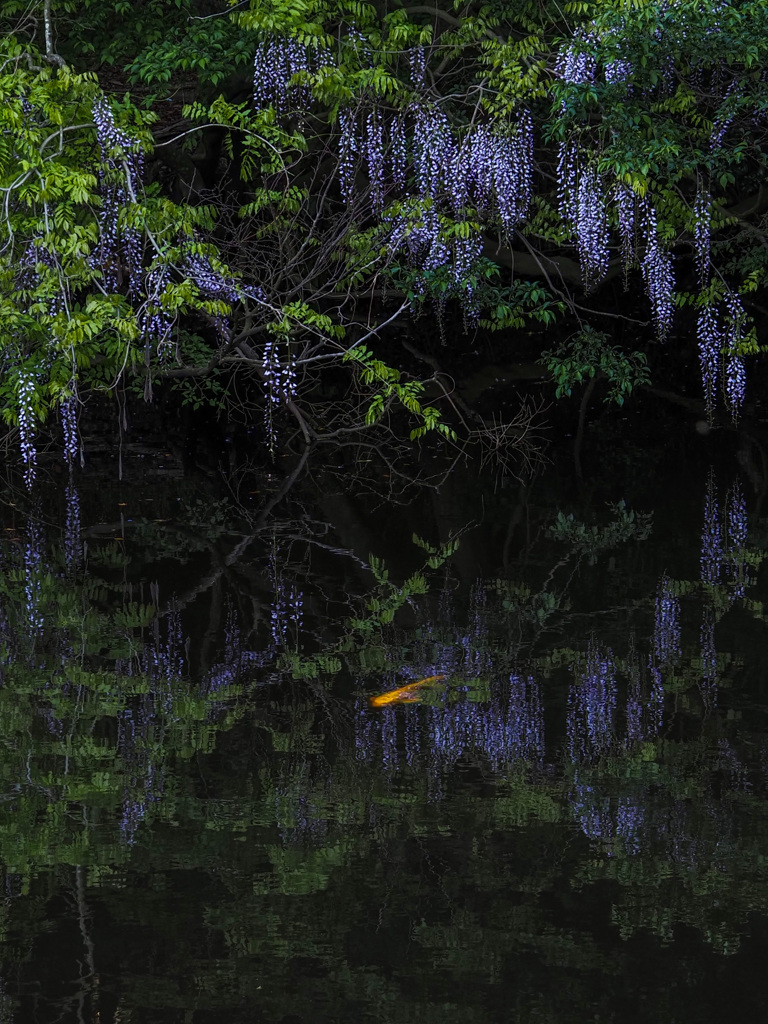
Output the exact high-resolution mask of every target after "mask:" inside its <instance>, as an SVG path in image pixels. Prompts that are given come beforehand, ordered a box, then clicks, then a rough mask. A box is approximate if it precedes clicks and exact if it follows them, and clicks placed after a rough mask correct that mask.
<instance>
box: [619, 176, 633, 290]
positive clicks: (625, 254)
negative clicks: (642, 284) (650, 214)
mask: <svg viewBox="0 0 768 1024" xmlns="http://www.w3.org/2000/svg"><path fill="white" fill-rule="evenodd" d="M614 198H615V203H616V220H617V223H618V227H619V239H620V245H621V262H622V266H623V268H624V288H625V289H626V288H627V287H628V286H629V271H630V270H631V269H632V268H633V267H634V266H636V264H637V232H636V223H637V197H636V195H635V191H634V189H632V188H630V187H629V185H625V184H624V182H618V184H617V185H616V188H615V191H614Z"/></svg>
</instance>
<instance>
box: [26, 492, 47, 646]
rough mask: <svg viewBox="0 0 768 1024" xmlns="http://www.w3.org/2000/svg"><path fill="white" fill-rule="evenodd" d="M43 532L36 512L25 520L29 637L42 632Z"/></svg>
mask: <svg viewBox="0 0 768 1024" xmlns="http://www.w3.org/2000/svg"><path fill="white" fill-rule="evenodd" d="M43 543H44V538H43V531H42V527H41V525H40V519H39V514H38V512H37V511H34V512H31V513H30V515H29V517H28V519H27V542H26V544H25V545H24V595H25V598H26V609H25V610H26V621H27V630H28V633H29V635H30V636H31V637H32V636H35V635H37V634H39V633H40V632H41V631H42V628H43V624H44V622H43V614H42V611H41V609H40V578H41V575H42V571H43V565H42V551H43Z"/></svg>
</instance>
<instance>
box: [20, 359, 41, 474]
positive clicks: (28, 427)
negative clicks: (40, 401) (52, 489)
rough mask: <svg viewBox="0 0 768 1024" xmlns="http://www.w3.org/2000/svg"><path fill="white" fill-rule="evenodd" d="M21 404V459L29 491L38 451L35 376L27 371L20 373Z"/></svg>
mask: <svg viewBox="0 0 768 1024" xmlns="http://www.w3.org/2000/svg"><path fill="white" fill-rule="evenodd" d="M16 388H17V390H16V395H17V401H18V403H19V433H20V435H21V459H22V462H23V463H24V483H25V484H26V485H27V488H28V489H29V490H31V489H32V485H33V484H34V482H35V472H36V463H37V449H36V447H35V427H36V417H35V410H34V407H33V404H32V403H33V399H34V395H35V378H34V375H33V374H31V373H29V372H28V371H26V370H20V371H19V378H18V383H17V385H16Z"/></svg>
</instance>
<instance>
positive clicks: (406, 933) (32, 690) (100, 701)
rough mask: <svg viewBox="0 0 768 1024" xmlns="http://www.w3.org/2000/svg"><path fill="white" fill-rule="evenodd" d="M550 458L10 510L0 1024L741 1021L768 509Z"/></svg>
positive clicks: (759, 888) (753, 948)
mask: <svg viewBox="0 0 768 1024" xmlns="http://www.w3.org/2000/svg"><path fill="white" fill-rule="evenodd" d="M567 465H568V463H567V459H564V461H563V462H562V463H561V462H559V461H557V460H556V461H555V463H554V464H553V465H552V466H550V467H549V468H546V467H545V468H544V469H542V470H539V471H538V472H537V474H536V475H535V476H534V478H533V479H532V480H530V481H528V482H527V483H526V484H521V483H518V482H516V481H514V480H512V481H506V486H503V487H502V486H500V485H499V481H493V480H489V481H488V482H487V485H486V484H484V483H483V481H481V480H479V479H478V478H477V476H476V475H473V471H472V470H471V469H466V468H463V467H461V466H457V467H456V468H455V470H454V472H453V474H452V475H451V477H450V478H449V481H448V482H447V483H446V485H445V486H444V487H443V488H442V489H441V491H440V492H437V493H436V492H434V491H433V490H430V489H428V488H427V489H423V490H421V491H419V492H417V493H416V495H415V497H414V498H413V500H412V501H411V502H410V503H405V502H403V503H401V504H391V503H390V504H383V503H381V502H378V503H377V501H376V500H375V499H374V497H373V496H372V492H371V491H369V490H366V489H365V488H364V487H363V486H362V478H361V479H360V480H357V481H355V482H354V483H350V482H347V483H344V482H343V481H342V483H341V484H339V483H337V482H335V481H334V480H333V479H332V478H331V477H328V476H323V475H319V476H317V477H316V479H315V481H314V483H310V482H308V481H305V482H304V483H300V484H299V485H297V487H295V488H294V489H293V491H291V492H290V494H289V495H288V496H287V497H286V498H285V500H283V501H282V502H281V503H280V504H279V505H278V506H276V507H275V508H274V509H273V510H272V511H271V512H270V513H269V514H268V515H266V516H264V515H262V514H261V513H260V511H259V509H260V508H261V507H263V501H264V496H265V494H268V493H269V492H270V490H274V489H276V488H277V486H278V484H277V482H276V481H271V480H269V479H265V480H263V481H262V482H261V484H260V485H259V486H254V487H253V492H259V493H242V492H240V493H238V494H237V498H238V502H235V500H234V496H233V495H232V494H230V493H227V492H226V490H224V489H222V488H221V487H220V486H219V485H218V484H216V483H214V482H211V481H210V480H208V478H206V477H203V476H200V477H190V476H184V475H183V474H182V473H181V471H180V469H179V467H178V466H175V464H173V460H168V461H166V462H164V461H163V456H162V453H160V454H159V455H153V454H152V453H144V454H143V455H142V454H141V453H136V454H134V455H133V456H130V457H126V459H125V461H124V480H123V482H122V483H117V482H115V481H114V480H113V477H112V476H109V477H108V479H109V480H110V481H112V482H111V483H108V484H105V482H104V481H105V474H104V473H103V472H102V473H100V472H99V470H98V465H96V466H95V467H93V468H90V469H88V470H86V471H85V472H83V473H79V474H78V475H77V476H76V477H75V478H74V479H73V480H72V481H70V482H69V484H67V483H66V481H64V480H63V481H62V483H61V484H60V485H58V486H55V485H53V484H51V485H48V486H45V487H43V488H42V489H41V492H40V494H39V495H37V496H33V497H32V498H29V497H27V496H24V495H23V494H21V493H20V492H17V491H13V490H12V489H11V488H10V487H9V486H8V487H6V489H5V490H4V493H3V505H2V508H3V523H2V527H3V528H4V533H3V534H2V538H3V539H2V540H0V559H1V560H2V575H1V577H0V606H1V609H2V614H1V616H0V670H1V672H2V686H0V721H1V722H2V730H1V731H0V774H1V775H2V782H1V783H0V869H1V870H2V876H1V877H0V885H1V886H2V891H3V899H2V902H0V929H1V933H0V934H1V940H0V976H1V977H2V989H1V991H0V1021H2V1022H3V1024H10V1022H12V1021H13V1022H16V1024H24V1022H27V1021H40V1022H49V1021H50V1022H54V1021H65V1022H66V1021H82V1022H85V1021H87V1022H94V1021H101V1022H110V1024H112V1022H115V1024H117V1022H123V1024H125V1022H129V1021H130V1022H136V1024H139V1022H141V1024H143V1022H174V1024H175V1022H179V1024H182V1022H184V1024H191V1022H194V1024H206V1022H219V1021H221V1022H239V1021H242V1022H253V1021H256V1022H262V1021H263V1022H265V1024H266V1022H269V1024H273V1022H274V1024H277V1022H283V1024H300V1022H306V1024H309V1022H317V1024H331V1022H350V1024H351V1022H358V1021H376V1022H401V1021H402V1022H406V1021H424V1022H433V1021H434V1022H435V1024H453V1022H457V1024H458V1022H461V1024H474V1022H478V1024H480V1022H483V1024H485V1022H496V1021H505V1022H506V1021H514V1022H521V1024H522V1022H537V1024H538V1022H571V1021H574V1022H588V1021H589V1022H593V1021H615V1022H623V1021H647V1022H649V1024H651V1022H654V1024H656V1022H666V1021H669V1022H677V1021H680V1022H683V1021H686V1022H688V1021H726V1020H739V1021H751V1020H758V1019H759V1020H761V1021H762V1020H763V1019H764V1018H765V1010H766V1007H767V1006H768V1000H767V998H766V991H768V989H767V987H766V971H765V963H766V956H768V917H767V916H766V914H767V913H768V692H766V691H767V690H768V681H767V679H766V664H767V663H768V658H767V657H766V622H767V621H768V620H767V619H766V610H765V607H764V603H763V602H764V600H765V596H764V595H765V583H766V577H765V572H764V570H763V569H762V560H763V558H764V557H765V554H766V549H767V548H768V529H767V521H766V519H765V518H764V517H763V516H762V514H761V508H760V504H761V500H762V498H761V494H760V493H758V492H757V491H756V490H755V485H757V487H758V491H759V489H760V487H761V482H760V481H759V480H758V479H756V477H755V474H754V473H753V474H752V479H750V478H749V477H748V476H745V477H744V478H742V477H741V476H740V474H739V468H738V461H737V460H736V459H735V458H732V457H730V456H728V453H725V454H723V453H721V455H720V456H718V457H717V458H710V456H709V454H708V449H707V447H706V443H704V442H702V447H701V450H700V451H699V455H698V456H697V457H696V458H695V459H689V460H688V461H687V462H685V463H683V462H682V461H677V462H675V461H674V459H669V460H667V462H666V463H665V464H664V466H663V467H661V468H659V465H658V460H656V462H655V463H654V460H653V458H650V457H647V456H644V455H643V454H642V452H634V453H633V452H629V453H628V454H626V453H625V455H624V456H622V458H620V459H619V458H617V459H614V461H613V462H611V461H610V460H609V459H608V458H607V456H606V462H605V465H604V471H603V473H602V479H601V480H600V481H599V482H598V483H587V484H584V485H582V486H580V487H576V486H575V484H574V481H573V479H572V477H571V475H570V473H569V472H568V470H567ZM651 465H653V466H655V469H654V472H653V474H651V473H650V471H649V468H648V467H649V466H651ZM494 485H495V486H494ZM457 542H458V546H457ZM423 680H427V681H426V682H422V681H423ZM396 691H397V692H396ZM387 695H388V696H387ZM376 697H378V698H380V699H378V700H372V698H376Z"/></svg>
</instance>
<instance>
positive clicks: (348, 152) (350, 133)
mask: <svg viewBox="0 0 768 1024" xmlns="http://www.w3.org/2000/svg"><path fill="white" fill-rule="evenodd" d="M357 131H358V128H357V117H356V113H355V111H353V110H342V111H341V112H340V113H339V187H340V188H341V197H342V199H343V200H344V202H345V203H346V204H347V205H349V203H351V202H352V199H353V197H354V192H355V169H356V167H357V161H358V159H359V157H360V155H361V148H362V147H361V140H360V138H359V137H358V134H357Z"/></svg>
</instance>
